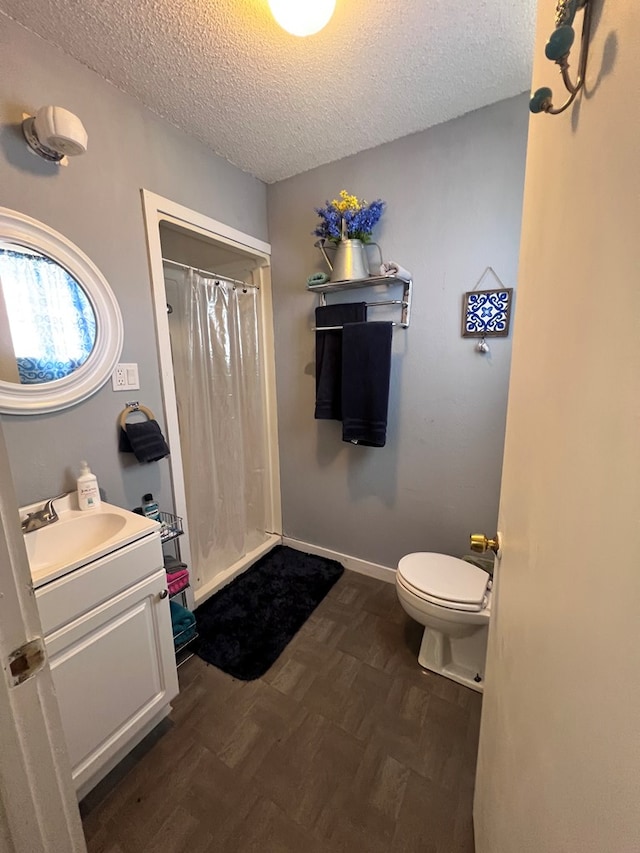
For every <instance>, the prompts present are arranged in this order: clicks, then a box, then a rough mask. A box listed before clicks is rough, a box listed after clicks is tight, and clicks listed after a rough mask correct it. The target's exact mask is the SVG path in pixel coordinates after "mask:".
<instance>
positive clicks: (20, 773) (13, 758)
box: [0, 423, 86, 853]
mask: <svg viewBox="0 0 640 853" xmlns="http://www.w3.org/2000/svg"><path fill="white" fill-rule="evenodd" d="M17 509H18V505H17V502H16V498H15V493H14V490H13V485H12V481H11V472H10V469H9V463H8V459H7V454H6V448H5V445H4V437H3V435H2V425H1V423H0V660H1V661H2V665H1V666H2V673H1V674H0V850H1V851H2V853H61V851H64V853H82V851H85V850H86V847H85V844H84V836H83V833H82V825H81V823H80V815H79V812H78V806H77V803H76V798H75V792H74V790H73V785H72V782H71V768H70V765H69V759H68V757H67V754H66V749H65V744H64V737H63V734H62V727H61V724H60V715H59V712H58V707H57V704H56V697H55V694H54V692H53V684H52V681H51V673H50V671H49V666H48V664H47V663H46V660H45V661H44V663H43V665H41V666H40V668H38V666H37V663H36V667H35V672H34V674H33V675H32V676H31V677H30V678H28V679H27V680H25V681H24V682H22V683H17V682H18V681H19V669H20V666H19V663H20V660H19V659H17V660H16V661H15V662H14V664H13V672H12V666H11V658H12V653H13V652H14V651H15V650H17V649H19V648H21V647H23V646H24V645H25V644H26V643H27V642H31V643H32V646H31V648H32V650H33V652H34V659H35V660H36V662H37V659H38V651H37V650H38V648H42V630H41V627H40V619H39V617H38V611H37V608H36V602H35V598H34V596H33V592H32V590H31V585H30V580H31V579H30V576H29V567H28V563H27V555H26V551H25V548H24V542H23V539H22V535H21V533H20V527H19V524H18V515H17ZM23 660H24V659H23Z"/></svg>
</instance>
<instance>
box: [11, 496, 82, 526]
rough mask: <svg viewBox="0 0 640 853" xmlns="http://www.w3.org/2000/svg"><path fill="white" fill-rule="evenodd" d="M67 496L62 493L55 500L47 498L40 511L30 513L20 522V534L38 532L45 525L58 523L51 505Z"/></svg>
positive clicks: (56, 514)
mask: <svg viewBox="0 0 640 853" xmlns="http://www.w3.org/2000/svg"><path fill="white" fill-rule="evenodd" d="M69 494H71V493H70V492H63V493H62V494H61V495H56V496H55V498H49V500H48V501H47V502H46V503H45V505H44V506H43V507H42V509H39V510H37V511H36V512H30V513H29V514H28V515H27V517H26V518H24V519H23V520H22V524H21V527H22V532H23V533H32V532H33V531H34V530H39V529H40V528H41V527H46V526H47V524H53V523H54V521H58V518H59V516H58V513H57V512H56V510H55V507H54V505H53V503H54V501H58V500H60V498H66V496H67V495H69Z"/></svg>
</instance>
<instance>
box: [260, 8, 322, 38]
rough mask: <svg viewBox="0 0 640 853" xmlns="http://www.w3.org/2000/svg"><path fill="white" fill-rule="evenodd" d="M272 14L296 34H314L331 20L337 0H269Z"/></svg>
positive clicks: (283, 27) (292, 33) (287, 29)
mask: <svg viewBox="0 0 640 853" xmlns="http://www.w3.org/2000/svg"><path fill="white" fill-rule="evenodd" d="M269 6H270V7H271V14H272V15H273V17H274V18H275V19H276V21H277V23H278V24H280V26H281V27H282V29H283V30H286V31H287V32H288V33H291V35H294V36H312V35H313V34H314V33H318V32H320V30H321V29H322V28H323V27H326V25H327V24H328V23H329V21H330V20H331V16H332V15H333V12H334V9H335V8H336V0H269Z"/></svg>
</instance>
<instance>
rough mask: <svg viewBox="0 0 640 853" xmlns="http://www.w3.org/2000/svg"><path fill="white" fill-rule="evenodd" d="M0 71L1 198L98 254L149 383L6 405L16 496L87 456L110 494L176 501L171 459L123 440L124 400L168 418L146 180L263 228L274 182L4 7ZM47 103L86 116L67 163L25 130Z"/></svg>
mask: <svg viewBox="0 0 640 853" xmlns="http://www.w3.org/2000/svg"><path fill="white" fill-rule="evenodd" d="M0 80H2V87H1V90H0V204H1V205H3V206H5V207H9V208H13V209H15V210H19V211H21V212H23V213H26V214H28V215H29V216H33V217H35V218H36V219H39V220H41V221H43V222H45V223H46V224H47V225H50V226H51V227H52V228H55V229H56V230H58V231H60V232H62V233H63V234H64V235H65V236H66V237H68V238H69V239H70V240H72V241H73V242H74V243H76V244H77V245H78V246H79V247H80V248H81V249H82V250H83V251H84V252H85V253H86V254H87V255H89V257H90V258H91V259H92V260H93V261H94V262H95V263H96V264H97V266H98V267H99V268H100V270H101V271H102V272H103V274H104V275H105V276H106V278H107V280H108V281H109V283H110V285H111V287H112V289H113V290H114V292H115V294H116V297H117V299H118V301H119V303H120V306H121V309H122V313H123V315H124V328H125V340H124V351H123V353H122V360H123V361H125V362H138V364H139V368H140V384H141V388H140V390H139V391H135V392H133V394H131V392H128V393H122V392H119V393H115V392H113V391H112V390H111V384H110V383H109V385H107V386H105V387H104V388H103V389H102V390H101V391H99V392H98V393H97V394H96V395H94V396H93V397H91V398H90V399H89V400H87V401H86V402H84V403H81V404H80V405H78V406H75V407H73V408H72V409H68V410H66V411H64V412H59V413H55V414H50V415H41V416H29V417H13V416H3V418H2V421H3V429H4V433H5V438H6V443H7V448H8V451H9V455H10V459H11V469H12V472H13V476H14V479H15V485H16V492H17V495H18V500H19V501H20V503H27V502H30V501H34V500H37V499H38V498H41V497H43V496H48V495H54V494H57V493H59V492H61V491H62V490H64V489H68V488H73V487H74V483H75V477H76V476H77V469H78V463H79V461H80V459H83V458H86V459H88V460H89V462H90V464H91V467H92V469H93V470H94V472H95V473H96V475H97V476H98V480H99V482H100V485H101V487H102V488H103V489H104V490H105V491H106V497H107V499H108V500H110V501H113V502H114V503H117V504H122V505H123V506H135V505H137V504H139V503H140V498H141V496H142V494H143V493H144V492H147V491H151V492H153V494H154V495H155V496H156V497H157V498H158V499H159V500H160V503H161V505H162V506H163V507H164V508H170V507H171V488H170V479H169V466H168V461H167V460H162V461H161V462H157V463H152V464H150V465H146V466H141V465H139V464H137V463H136V462H134V461H132V459H133V457H128V456H127V457H125V456H122V455H121V454H119V453H118V450H117V431H116V419H117V416H118V413H119V412H120V411H121V409H122V408H123V406H124V402H125V401H126V400H128V399H131V398H132V397H133V399H139V400H140V401H141V402H144V403H145V404H146V405H148V406H149V407H150V408H151V409H152V410H153V411H154V412H155V413H156V415H157V416H158V417H159V418H160V420H161V423H162V417H161V415H162V398H161V393H160V383H159V370H158V362H157V356H156V342H155V331H154V322H153V310H152V302H151V286H150V278H149V266H148V261H147V249H146V242H145V232H144V225H143V216H142V204H141V199H140V189H141V188H142V187H144V188H146V189H149V190H152V191H154V192H156V193H159V194H160V195H163V196H165V197H167V198H170V199H171V200H173V201H176V202H179V203H180V204H183V205H186V206H187V207H190V208H192V209H194V210H196V211H198V212H200V213H204V214H206V215H208V216H211V217H213V218H215V219H218V220H220V221H222V222H224V223H226V224H227V225H230V226H232V227H234V228H238V229H239V230H241V231H243V232H245V233H248V234H251V235H253V236H255V237H257V238H259V239H262V240H266V239H267V222H266V187H265V186H264V184H262V183H261V182H260V181H258V180H256V179H255V178H252V177H251V176H250V175H247V174H245V173H243V172H241V171H240V170H238V169H236V168H235V167H233V166H231V165H230V164H229V163H227V162H226V161H225V160H222V159H221V158H220V157H217V156H215V155H214V154H213V153H212V152H211V151H210V150H209V149H208V148H206V147H205V146H203V145H201V144H200V143H198V142H196V141H195V140H194V139H191V138H190V137H189V136H187V135H186V134H184V133H182V132H181V131H178V130H176V129H175V128H174V127H172V126H171V125H169V124H168V123H167V122H164V121H162V120H161V119H159V118H157V117H156V116H154V115H152V114H151V113H150V112H148V111H147V110H146V109H144V108H143V107H142V106H141V105H140V104H139V103H138V102H137V101H135V100H134V99H132V98H130V97H128V96H125V95H123V94H122V93H121V92H119V91H118V90H117V89H115V88H114V87H113V86H111V85H109V84H108V83H106V82H105V81H104V80H102V79H101V78H100V77H98V76H97V75H96V74H94V73H93V72H92V71H89V70H88V69H87V68H85V67H84V66H82V65H81V64H79V63H78V62H76V61H75V60H73V59H71V58H69V57H68V56H66V55H65V54H63V53H61V52H60V51H59V50H57V49H56V48H54V47H52V46H50V45H49V44H47V43H46V42H44V41H43V40H42V39H40V38H38V37H37V36H34V35H32V34H31V33H29V32H28V31H27V30H25V29H23V28H22V27H19V26H18V25H17V24H15V23H13V22H12V21H10V20H9V19H8V18H7V17H6V16H4V15H2V14H0ZM43 104H57V105H60V106H63V107H66V108H67V109H70V110H72V111H73V112H75V113H77V114H78V115H79V116H80V118H81V119H82V121H83V123H84V124H85V126H86V128H87V131H88V134H89V148H88V153H87V154H86V155H84V156H82V157H78V158H75V159H73V160H72V162H71V163H70V165H69V167H68V168H66V169H64V168H63V169H59V168H58V167H56V166H54V165H52V164H49V163H46V162H45V161H44V160H41V159H39V158H38V157H36V156H35V155H33V154H32V153H31V152H30V151H29V150H28V149H27V147H26V145H25V143H24V140H23V138H22V132H21V129H20V121H21V115H22V112H23V111H25V112H30V111H34V110H35V109H37V108H38V107H40V106H42V105H43Z"/></svg>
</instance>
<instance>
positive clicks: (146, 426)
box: [119, 420, 169, 462]
mask: <svg viewBox="0 0 640 853" xmlns="http://www.w3.org/2000/svg"><path fill="white" fill-rule="evenodd" d="M119 450H120V452H121V453H135V456H136V459H137V460H138V462H157V461H158V459H164V457H165V456H168V455H169V448H168V446H167V442H166V441H165V440H164V436H163V435H162V431H161V430H160V425H159V424H158V422H157V421H153V420H150V421H142V422H141V423H133V424H127V425H126V430H125V429H122V427H121V428H120V442H119Z"/></svg>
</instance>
